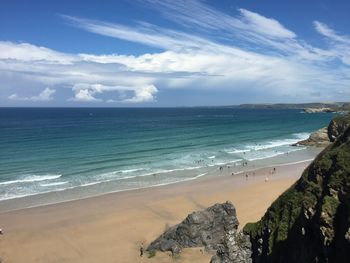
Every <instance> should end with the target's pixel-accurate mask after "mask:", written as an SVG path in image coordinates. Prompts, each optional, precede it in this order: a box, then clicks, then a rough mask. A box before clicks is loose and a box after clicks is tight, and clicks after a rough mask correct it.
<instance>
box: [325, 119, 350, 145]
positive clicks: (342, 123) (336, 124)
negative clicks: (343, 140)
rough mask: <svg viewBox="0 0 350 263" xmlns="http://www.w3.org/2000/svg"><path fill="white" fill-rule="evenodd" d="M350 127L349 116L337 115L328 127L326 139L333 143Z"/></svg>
mask: <svg viewBox="0 0 350 263" xmlns="http://www.w3.org/2000/svg"><path fill="white" fill-rule="evenodd" d="M349 126H350V114H346V115H339V116H337V117H335V118H333V119H332V120H331V122H330V123H329V125H328V128H327V130H328V138H329V140H330V141H331V142H334V141H335V139H336V138H338V137H339V136H340V135H341V134H343V132H344V131H345V130H346V129H347V128H348V127H349Z"/></svg>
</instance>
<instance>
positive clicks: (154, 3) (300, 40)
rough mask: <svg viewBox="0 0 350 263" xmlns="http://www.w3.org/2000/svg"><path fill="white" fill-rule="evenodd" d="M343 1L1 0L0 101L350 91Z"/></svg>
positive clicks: (160, 102) (246, 98)
mask: <svg viewBox="0 0 350 263" xmlns="http://www.w3.org/2000/svg"><path fill="white" fill-rule="evenodd" d="M349 14H350V2H349V1H348V0H317V1H316V0H313V1H311V0H310V1H299V0H294V1H281V0H264V1H261V0H255V1H253V0H220V1H216V0H207V1H199V0H198V1H196V0H193V1H191V0H177V1H172V0H169V1H168V0H142V1H141V0H135V1H126V0H124V1H123V0H120V1H103V0H99V1H91V0H86V1H78V0H76V1H68V0H62V1H44V0H42V1H38V0H33V1H17V0H2V1H1V5H0V106H55V107H56V106H69V107H75V106H76V107H79V106H83V107H90V106H91V107H101V106H102V107H130V106H131V107H136V106H137V107H139V106H152V107H157V106H198V105H230V104H239V103H273V102H311V101H349V100H350V15H349Z"/></svg>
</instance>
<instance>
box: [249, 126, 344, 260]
mask: <svg viewBox="0 0 350 263" xmlns="http://www.w3.org/2000/svg"><path fill="white" fill-rule="evenodd" d="M349 137H350V128H347V129H346V131H345V132H344V133H343V135H341V136H340V137H339V138H338V139H337V140H336V141H335V142H334V143H333V144H332V145H330V146H329V147H327V148H326V149H325V150H324V151H323V152H322V153H320V154H319V156H318V157H317V158H316V159H315V161H314V162H313V163H312V164H311V165H310V166H309V167H308V168H307V169H306V170H305V171H304V173H303V175H302V177H301V178H300V179H299V180H298V181H297V182H296V183H295V184H294V185H293V186H292V187H291V188H290V189H288V190H287V191H286V192H285V193H283V194H282V195H281V196H280V197H279V198H278V199H277V200H276V201H275V202H274V203H273V204H272V205H271V206H270V208H268V210H267V212H266V213H265V215H264V216H263V217H262V219H261V220H260V221H258V222H257V223H249V224H247V225H246V226H245V227H244V233H246V234H248V235H249V236H250V239H251V243H252V252H253V262H258V263H262V262H287V263H288V262H349V258H350V140H349Z"/></svg>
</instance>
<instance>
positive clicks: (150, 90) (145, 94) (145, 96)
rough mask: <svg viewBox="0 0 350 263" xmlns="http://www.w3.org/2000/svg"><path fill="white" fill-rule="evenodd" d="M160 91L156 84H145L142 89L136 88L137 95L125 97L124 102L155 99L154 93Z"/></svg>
mask: <svg viewBox="0 0 350 263" xmlns="http://www.w3.org/2000/svg"><path fill="white" fill-rule="evenodd" d="M157 92H158V90H157V88H156V87H155V86H154V85H148V86H144V87H142V88H141V89H137V90H135V96H134V97H132V98H129V99H124V100H122V102H124V103H140V102H152V101H154V95H155V94H156V93H157Z"/></svg>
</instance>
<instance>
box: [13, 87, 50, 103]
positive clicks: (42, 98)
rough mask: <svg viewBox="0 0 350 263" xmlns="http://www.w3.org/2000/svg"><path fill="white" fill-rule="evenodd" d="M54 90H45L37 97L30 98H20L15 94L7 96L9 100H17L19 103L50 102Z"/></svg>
mask: <svg viewBox="0 0 350 263" xmlns="http://www.w3.org/2000/svg"><path fill="white" fill-rule="evenodd" d="M55 92H56V90H54V89H50V88H46V89H44V90H43V91H42V92H40V94H39V95H38V96H31V97H20V96H18V95H17V94H16V93H14V94H12V95H10V96H8V98H9V99H10V100H19V101H50V100H53V97H52V95H53V94H55Z"/></svg>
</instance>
